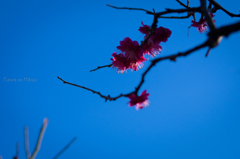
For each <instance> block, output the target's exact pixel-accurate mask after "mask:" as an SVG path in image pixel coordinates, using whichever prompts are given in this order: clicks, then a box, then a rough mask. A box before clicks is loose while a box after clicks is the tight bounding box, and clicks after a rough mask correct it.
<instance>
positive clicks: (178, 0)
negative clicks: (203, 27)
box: [176, 0, 189, 8]
mask: <svg viewBox="0 0 240 159" xmlns="http://www.w3.org/2000/svg"><path fill="white" fill-rule="evenodd" d="M176 1H177V2H178V3H179V4H180V5H182V6H183V7H185V8H189V7H188V5H187V6H186V5H185V4H184V3H182V2H181V1H180V0H176Z"/></svg>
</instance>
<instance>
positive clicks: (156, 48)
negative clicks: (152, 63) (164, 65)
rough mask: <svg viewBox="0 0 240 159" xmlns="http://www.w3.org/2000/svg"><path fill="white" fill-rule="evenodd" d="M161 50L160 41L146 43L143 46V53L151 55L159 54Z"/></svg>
mask: <svg viewBox="0 0 240 159" xmlns="http://www.w3.org/2000/svg"><path fill="white" fill-rule="evenodd" d="M161 50H162V46H161V45H160V44H158V43H155V44H154V43H146V44H145V45H144V46H143V54H147V55H151V56H152V57H155V56H156V55H159V54H160V51H161Z"/></svg>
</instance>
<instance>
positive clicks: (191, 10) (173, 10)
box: [147, 7, 201, 16]
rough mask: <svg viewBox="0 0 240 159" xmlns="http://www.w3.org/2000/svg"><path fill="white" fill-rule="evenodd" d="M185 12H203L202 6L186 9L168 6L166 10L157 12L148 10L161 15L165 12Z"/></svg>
mask: <svg viewBox="0 0 240 159" xmlns="http://www.w3.org/2000/svg"><path fill="white" fill-rule="evenodd" d="M185 12H199V13H200V12H201V9H200V7H197V8H196V7H192V8H186V9H169V8H166V11H163V12H157V13H152V12H147V14H152V15H156V16H161V15H164V14H169V13H185Z"/></svg>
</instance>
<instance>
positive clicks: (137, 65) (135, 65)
mask: <svg viewBox="0 0 240 159" xmlns="http://www.w3.org/2000/svg"><path fill="white" fill-rule="evenodd" d="M144 61H146V59H145V58H144V57H143V56H141V58H140V59H138V61H137V62H132V63H130V64H129V68H130V69H132V70H134V71H137V70H138V69H139V68H142V66H143V62H144Z"/></svg>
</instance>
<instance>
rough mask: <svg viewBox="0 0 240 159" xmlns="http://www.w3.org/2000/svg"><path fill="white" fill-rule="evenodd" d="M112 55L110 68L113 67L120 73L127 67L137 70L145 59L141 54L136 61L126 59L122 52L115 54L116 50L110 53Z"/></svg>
mask: <svg viewBox="0 0 240 159" xmlns="http://www.w3.org/2000/svg"><path fill="white" fill-rule="evenodd" d="M112 57H113V58H111V60H112V68H115V69H116V70H117V71H118V72H121V73H123V72H124V71H126V70H127V69H132V70H134V71H137V70H138V68H141V67H142V66H143V62H144V61H146V59H145V58H144V57H143V56H141V57H140V59H138V60H137V61H131V60H129V59H127V58H126V56H125V55H124V54H123V53H120V54H118V55H117V53H116V52H114V53H113V54H112Z"/></svg>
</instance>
